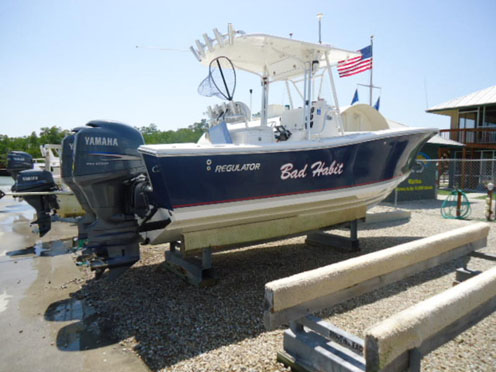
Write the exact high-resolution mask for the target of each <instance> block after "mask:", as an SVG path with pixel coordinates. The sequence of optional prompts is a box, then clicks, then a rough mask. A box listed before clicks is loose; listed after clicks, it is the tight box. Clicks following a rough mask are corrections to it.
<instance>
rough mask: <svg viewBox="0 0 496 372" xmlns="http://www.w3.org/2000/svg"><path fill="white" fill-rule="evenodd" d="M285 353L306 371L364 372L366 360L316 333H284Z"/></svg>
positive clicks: (289, 331) (288, 331)
mask: <svg viewBox="0 0 496 372" xmlns="http://www.w3.org/2000/svg"><path fill="white" fill-rule="evenodd" d="M284 351H285V352H286V353H287V354H289V355H290V356H291V358H292V361H293V365H296V366H298V367H300V368H302V370H304V371H333V372H363V371H365V359H364V358H363V356H362V355H361V354H358V353H356V352H354V351H352V350H349V349H348V348H346V347H344V346H342V345H340V344H338V343H336V342H334V341H329V340H327V339H326V338H325V337H322V336H321V335H319V334H317V333H315V332H312V331H310V332H305V331H303V332H293V331H292V330H291V329H288V330H287V331H286V332H284Z"/></svg>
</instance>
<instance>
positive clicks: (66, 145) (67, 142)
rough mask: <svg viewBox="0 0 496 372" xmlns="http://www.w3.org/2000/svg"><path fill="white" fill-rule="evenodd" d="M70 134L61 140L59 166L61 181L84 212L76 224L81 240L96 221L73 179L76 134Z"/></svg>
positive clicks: (77, 129)
mask: <svg viewBox="0 0 496 372" xmlns="http://www.w3.org/2000/svg"><path fill="white" fill-rule="evenodd" d="M80 129H81V128H76V129H74V130H73V131H74V132H75V133H77V131H79V130H80ZM75 133H73V134H70V135H68V136H66V137H65V138H64V140H63V141H62V154H61V160H62V161H61V163H62V164H61V167H60V176H61V177H62V181H64V183H65V184H66V185H67V186H69V188H70V189H71V190H72V192H73V193H74V195H75V196H76V198H77V200H78V202H79V204H80V205H81V207H82V208H83V209H84V211H85V212H86V213H85V215H84V216H82V217H79V218H78V221H77V226H78V240H79V241H82V240H85V239H87V238H88V228H89V226H90V225H91V224H92V223H93V222H95V221H96V216H95V213H94V212H93V210H92V209H91V207H90V205H89V203H88V200H86V196H85V195H84V193H83V191H82V190H81V188H80V187H79V186H78V185H77V184H76V183H75V182H74V180H73V158H74V151H73V150H74V138H75V136H76V134H75Z"/></svg>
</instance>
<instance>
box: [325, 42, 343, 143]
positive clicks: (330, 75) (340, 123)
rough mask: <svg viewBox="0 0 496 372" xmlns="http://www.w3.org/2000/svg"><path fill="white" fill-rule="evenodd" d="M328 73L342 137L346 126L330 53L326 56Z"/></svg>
mask: <svg viewBox="0 0 496 372" xmlns="http://www.w3.org/2000/svg"><path fill="white" fill-rule="evenodd" d="M325 58H326V65H327V73H328V74H329V81H330V83H331V90H332V96H333V99H334V105H335V106H336V112H337V114H338V125H339V131H340V132H341V135H344V125H343V119H342V118H341V110H340V109H339V102H338V94H337V93H336V85H334V78H333V76H332V70H331V64H330V63H329V52H326V54H325Z"/></svg>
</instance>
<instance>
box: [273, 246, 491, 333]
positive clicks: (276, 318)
mask: <svg viewBox="0 0 496 372" xmlns="http://www.w3.org/2000/svg"><path fill="white" fill-rule="evenodd" d="M486 245H487V238H483V239H480V240H478V241H475V242H472V243H468V244H465V245H462V246H460V247H458V248H456V249H453V250H450V251H448V252H446V253H443V254H441V255H439V256H435V257H432V258H430V259H428V260H425V261H422V262H419V263H416V264H414V265H411V266H407V267H404V268H402V269H400V270H396V271H393V272H390V273H387V274H384V275H378V276H375V277H373V278H371V279H368V280H365V281H363V282H360V283H358V284H355V285H353V286H351V287H348V288H344V289H341V290H338V291H336V292H332V293H330V294H327V295H324V296H321V297H318V298H315V299H313V300H310V301H305V302H302V303H299V304H298V305H296V306H292V307H289V308H286V309H284V310H281V311H273V310H272V309H271V299H270V293H268V292H267V289H266V292H265V294H266V297H265V311H264V325H265V328H266V329H267V330H273V329H276V328H277V327H279V326H281V325H283V324H289V322H290V321H291V320H295V319H299V318H302V317H304V316H306V315H307V314H310V313H315V312H317V311H320V310H323V309H325V308H328V307H331V306H333V305H336V304H339V303H342V302H344V301H347V300H349V299H350V298H353V297H357V296H360V295H362V294H365V293H368V292H371V291H373V290H376V289H378V288H381V287H384V286H385V285H388V284H391V283H394V282H397V281H399V280H402V279H404V278H407V277H409V276H412V275H414V274H416V273H419V272H422V271H424V270H427V269H430V268H432V267H435V266H438V265H441V264H443V263H446V262H449V261H452V260H455V259H457V258H459V257H463V256H466V255H468V254H469V253H471V252H473V251H475V250H477V249H481V248H483V247H485V246H486Z"/></svg>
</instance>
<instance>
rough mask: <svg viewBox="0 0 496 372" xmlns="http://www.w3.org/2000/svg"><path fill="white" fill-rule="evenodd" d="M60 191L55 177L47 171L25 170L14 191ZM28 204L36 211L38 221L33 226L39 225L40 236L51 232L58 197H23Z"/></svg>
mask: <svg viewBox="0 0 496 372" xmlns="http://www.w3.org/2000/svg"><path fill="white" fill-rule="evenodd" d="M55 190H58V187H57V185H56V183H55V182H54V180H53V176H52V174H51V173H50V172H48V171H45V170H24V171H21V172H19V174H18V175H17V181H16V183H15V184H14V185H13V186H12V191H14V192H19V193H30V192H33V193H39V192H51V191H55ZM22 197H23V198H24V200H26V202H27V203H28V204H29V205H31V206H32V207H33V208H34V209H36V215H37V220H36V221H33V222H32V223H31V224H34V223H36V224H38V226H39V234H40V236H43V235H45V234H46V233H47V232H48V231H50V228H51V225H52V221H51V211H52V210H54V209H58V208H59V205H58V203H57V197H56V196H55V195H53V194H51V195H50V194H46V195H45V194H41V195H40V194H38V195H23V196H22Z"/></svg>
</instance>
